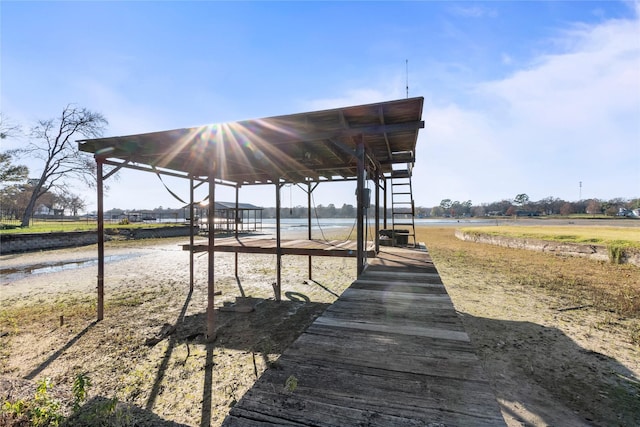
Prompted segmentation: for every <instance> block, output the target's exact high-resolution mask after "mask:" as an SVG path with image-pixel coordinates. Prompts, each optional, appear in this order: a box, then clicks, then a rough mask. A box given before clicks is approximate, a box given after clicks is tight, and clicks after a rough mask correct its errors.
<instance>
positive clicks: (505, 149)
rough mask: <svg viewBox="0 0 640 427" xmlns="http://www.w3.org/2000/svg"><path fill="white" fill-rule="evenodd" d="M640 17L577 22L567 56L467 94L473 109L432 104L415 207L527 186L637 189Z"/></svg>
mask: <svg viewBox="0 0 640 427" xmlns="http://www.w3.org/2000/svg"><path fill="white" fill-rule="evenodd" d="M638 25H639V23H638V20H637V19H636V20H612V21H608V22H605V23H603V24H601V25H597V26H592V27H587V26H577V27H574V28H572V29H571V30H570V31H567V32H565V33H564V34H563V37H564V38H565V39H564V41H563V43H564V45H565V46H568V47H570V48H569V49H568V50H567V51H565V52H564V53H555V54H547V55H544V56H541V57H539V58H536V60H535V61H533V65H531V66H529V67H528V68H527V69H523V70H520V71H518V72H516V73H514V74H513V75H511V76H509V77H507V78H505V79H503V80H497V81H490V82H485V83H482V84H479V85H478V86H477V87H476V88H475V90H472V91H470V93H468V95H469V105H474V106H475V105H481V106H482V107H481V108H477V109H472V108H471V107H464V106H462V105H461V104H460V105H447V106H444V107H439V106H434V107H430V108H427V109H425V116H424V117H425V121H426V129H425V130H424V135H423V138H424V142H423V144H424V148H423V149H419V151H418V157H419V160H418V162H417V166H416V169H417V171H416V174H417V175H418V176H419V177H420V179H421V180H423V181H424V182H425V184H427V183H428V185H427V186H426V187H427V188H426V189H425V191H424V194H420V195H418V198H420V197H423V199H422V200H417V204H419V205H420V204H422V205H434V204H438V203H439V201H440V200H441V199H443V198H451V199H457V200H464V199H467V198H472V199H473V201H474V202H476V203H479V202H490V201H495V200H500V199H502V198H510V197H513V196H514V195H515V194H517V193H520V192H526V193H528V194H529V196H530V197H531V198H532V199H539V198H543V197H546V196H549V195H553V196H556V197H561V198H565V199H567V200H575V199H577V197H578V191H577V190H576V189H577V186H578V182H579V181H583V182H584V186H585V187H584V188H585V191H584V192H583V196H584V197H599V198H612V197H617V196H621V197H638V196H639V195H640V124H639V123H640V120H639V118H640V38H638Z"/></svg>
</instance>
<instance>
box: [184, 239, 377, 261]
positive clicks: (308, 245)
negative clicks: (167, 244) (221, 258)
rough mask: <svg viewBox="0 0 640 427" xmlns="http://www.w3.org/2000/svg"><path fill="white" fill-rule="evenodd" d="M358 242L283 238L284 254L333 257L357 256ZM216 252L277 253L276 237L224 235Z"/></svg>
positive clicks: (202, 249)
mask: <svg viewBox="0 0 640 427" xmlns="http://www.w3.org/2000/svg"><path fill="white" fill-rule="evenodd" d="M356 246H357V244H356V242H355V241H354V240H329V241H325V240H308V239H296V240H284V239H283V240H281V242H280V248H281V251H282V252H281V253H282V255H312V256H331V257H355V256H356V250H357V247H356ZM208 247H209V245H208V244H206V243H203V244H196V245H194V246H193V251H194V252H205V251H206V250H207V248H208ZM214 248H215V251H216V252H235V253H253V254H276V251H277V248H276V239H260V238H254V237H251V238H238V239H236V238H235V237H222V238H217V239H215V242H214ZM182 249H183V250H185V251H188V250H189V245H182ZM366 253H367V257H369V258H373V257H375V256H376V253H375V250H374V246H373V242H367V250H366Z"/></svg>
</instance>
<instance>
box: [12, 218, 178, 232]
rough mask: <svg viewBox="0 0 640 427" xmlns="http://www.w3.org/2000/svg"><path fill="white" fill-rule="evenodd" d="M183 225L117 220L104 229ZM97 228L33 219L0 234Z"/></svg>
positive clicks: (82, 223)
mask: <svg viewBox="0 0 640 427" xmlns="http://www.w3.org/2000/svg"><path fill="white" fill-rule="evenodd" d="M179 225H184V224H182V223H175V224H174V223H156V222H150V223H147V222H137V223H130V224H120V223H117V222H113V223H105V224H104V228H105V229H131V228H158V227H171V226H179ZM97 229H98V225H97V223H96V221H35V222H34V223H33V224H31V225H30V226H29V227H25V228H21V227H16V228H6V229H2V228H0V234H22V233H57V232H69V231H95V230H97Z"/></svg>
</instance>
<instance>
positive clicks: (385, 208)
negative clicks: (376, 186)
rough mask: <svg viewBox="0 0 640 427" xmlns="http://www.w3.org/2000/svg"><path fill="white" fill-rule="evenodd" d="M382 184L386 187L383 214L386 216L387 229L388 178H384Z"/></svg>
mask: <svg viewBox="0 0 640 427" xmlns="http://www.w3.org/2000/svg"><path fill="white" fill-rule="evenodd" d="M382 183H383V185H384V201H383V204H384V211H383V212H382V214H383V215H384V227H383V228H384V229H385V230H386V229H387V178H386V177H384V176H383V177H382Z"/></svg>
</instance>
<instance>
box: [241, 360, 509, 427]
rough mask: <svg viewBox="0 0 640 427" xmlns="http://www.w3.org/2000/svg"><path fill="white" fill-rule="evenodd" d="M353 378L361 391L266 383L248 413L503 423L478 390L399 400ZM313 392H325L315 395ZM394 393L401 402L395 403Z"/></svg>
mask: <svg viewBox="0 0 640 427" xmlns="http://www.w3.org/2000/svg"><path fill="white" fill-rule="evenodd" d="M340 373H342V372H340ZM350 379H351V380H352V382H351V383H342V382H341V383H340V385H341V386H345V385H348V384H354V385H359V387H357V388H353V387H352V388H349V389H348V390H345V389H338V390H335V389H334V390H328V389H325V388H323V387H322V386H318V385H313V386H311V387H309V388H308V387H306V386H305V385H300V382H298V387H297V388H296V390H295V391H294V392H293V393H287V392H285V391H279V390H283V388H282V387H276V385H275V384H272V383H269V382H262V381H261V382H258V383H257V384H256V387H254V388H253V389H252V390H251V397H250V398H249V399H247V402H246V404H243V405H242V409H244V410H247V411H251V412H253V415H255V414H260V413H268V414H273V413H274V412H276V413H277V415H278V416H281V417H282V418H285V419H287V420H291V421H294V422H299V423H302V424H305V425H310V426H316V425H321V426H324V425H331V426H335V425H337V426H351V425H367V426H396V425H429V424H433V423H442V424H444V425H452V426H454V425H455V426H496V425H500V421H501V420H500V418H501V416H500V413H499V411H498V412H497V414H496V411H495V410H494V411H491V410H487V409H489V408H486V405H485V399H490V398H492V395H491V394H490V393H482V392H480V393H478V392H477V391H476V390H467V389H464V388H463V389H458V390H457V393H456V395H447V396H441V395H435V393H434V392H435V391H436V390H431V389H428V388H427V389H425V391H424V392H423V393H422V394H416V393H402V394H401V396H396V395H395V393H389V391H388V390H384V389H380V388H379V385H380V383H379V382H376V383H373V384H361V381H362V380H361V379H360V378H357V379H356V378H350ZM354 381H355V382H354ZM278 385H279V384H278ZM486 388H488V387H486ZM450 390H452V389H449V391H450ZM309 391H311V392H314V391H320V392H319V393H315V394H312V395H310V394H309V393H308V392H309ZM463 394H465V395H470V396H474V397H476V398H477V399H478V404H477V406H475V407H472V406H471V405H470V404H469V403H468V402H467V400H468V399H467V398H466V397H463ZM391 395H393V396H395V397H397V398H398V400H393V401H390V400H389V398H390V397H391ZM493 399H494V400H495V398H493ZM458 402H464V403H462V404H460V403H458ZM496 406H497V404H496ZM274 408H276V409H275V411H274ZM381 409H382V410H381ZM491 409H493V408H491ZM232 413H234V411H233V410H232ZM258 419H260V418H258ZM436 425H437V424H436ZM502 425H504V421H502Z"/></svg>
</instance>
